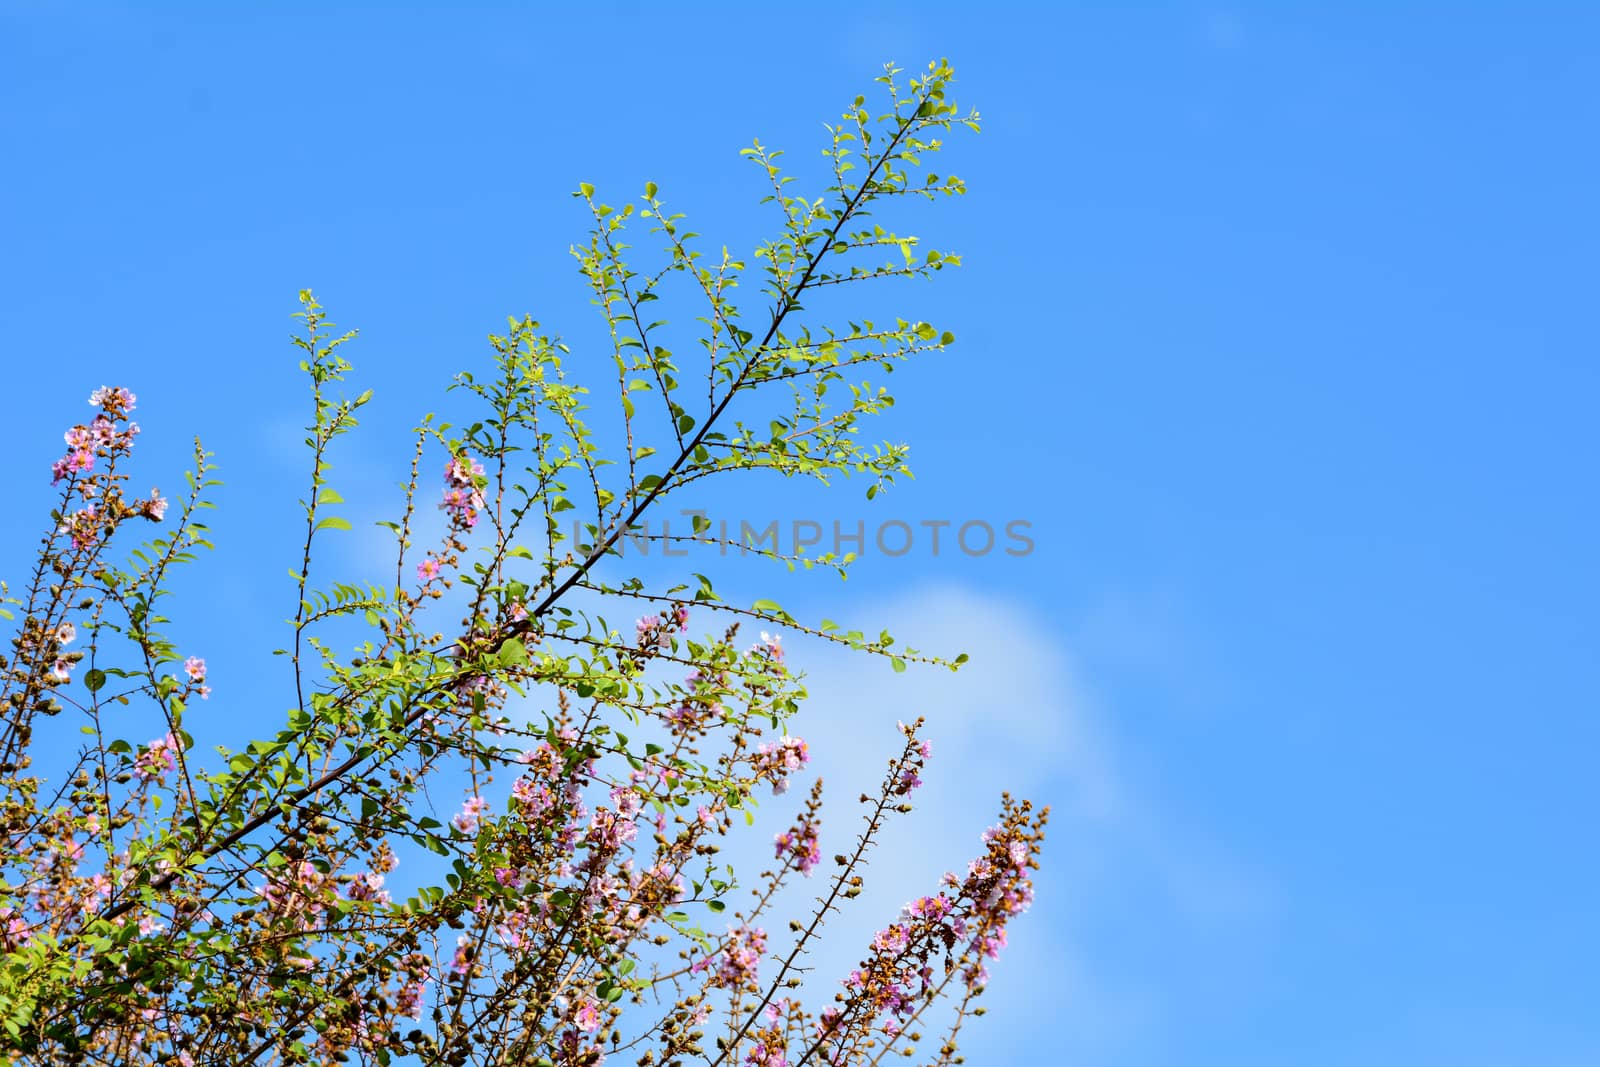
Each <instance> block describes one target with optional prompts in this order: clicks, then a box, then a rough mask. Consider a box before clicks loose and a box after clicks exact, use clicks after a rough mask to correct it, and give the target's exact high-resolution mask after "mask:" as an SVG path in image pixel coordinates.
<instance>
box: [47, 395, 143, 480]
mask: <svg viewBox="0 0 1600 1067" xmlns="http://www.w3.org/2000/svg"><path fill="white" fill-rule="evenodd" d="M135 399H136V398H135V397H134V395H133V394H132V393H130V392H129V391H128V390H126V389H122V388H113V387H111V386H104V385H103V386H101V387H100V388H99V389H96V390H95V391H94V392H93V393H91V394H89V403H91V404H93V405H94V406H95V407H98V408H100V409H101V413H100V414H99V415H96V416H95V418H94V421H93V422H91V423H89V424H87V425H83V424H79V425H77V426H74V427H73V428H72V429H70V430H68V431H67V432H66V433H65V434H63V435H62V437H63V438H64V439H65V441H66V443H67V454H66V455H64V456H62V457H61V458H60V459H58V460H56V461H55V463H53V464H51V467H50V473H51V474H52V475H53V477H52V479H51V480H52V481H56V482H59V481H60V480H61V479H62V478H65V477H67V476H68V475H70V474H82V473H86V472H88V471H91V470H93V469H94V461H95V457H96V456H110V455H113V454H116V453H119V452H126V451H127V450H128V449H130V448H132V447H133V439H134V438H135V437H137V436H138V434H139V424H138V423H136V422H129V423H128V424H127V426H126V427H124V428H122V429H118V428H117V423H118V422H119V421H122V420H125V419H126V418H127V416H128V413H129V412H130V411H132V410H133V405H134V401H135Z"/></svg>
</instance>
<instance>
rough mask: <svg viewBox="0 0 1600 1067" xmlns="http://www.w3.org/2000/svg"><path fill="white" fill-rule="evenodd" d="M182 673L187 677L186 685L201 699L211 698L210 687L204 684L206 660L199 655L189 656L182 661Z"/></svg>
mask: <svg viewBox="0 0 1600 1067" xmlns="http://www.w3.org/2000/svg"><path fill="white" fill-rule="evenodd" d="M183 673H184V675H185V676H186V677H187V678H188V680H189V681H188V687H189V689H190V690H191V691H193V692H194V693H195V694H196V695H198V696H199V697H200V699H201V700H209V699H210V698H211V687H210V686H209V685H207V684H206V661H205V660H203V659H201V658H200V657H199V656H190V657H189V658H188V659H186V660H184V661H183Z"/></svg>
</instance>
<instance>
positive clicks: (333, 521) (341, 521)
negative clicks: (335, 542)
mask: <svg viewBox="0 0 1600 1067" xmlns="http://www.w3.org/2000/svg"><path fill="white" fill-rule="evenodd" d="M324 528H326V529H329V530H348V529H350V520H349V519H346V518H343V517H341V516H339V515H329V516H328V517H327V518H325V519H323V520H322V521H321V522H319V523H317V525H316V526H315V527H313V530H312V532H313V533H314V532H316V531H317V530H321V529H324Z"/></svg>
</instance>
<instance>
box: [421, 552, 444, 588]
mask: <svg viewBox="0 0 1600 1067" xmlns="http://www.w3.org/2000/svg"><path fill="white" fill-rule="evenodd" d="M437 577H439V561H438V560H436V559H434V558H433V557H432V556H429V557H428V558H427V559H424V560H423V561H422V562H421V563H419V564H417V580H418V581H419V582H431V581H433V580H434V579H435V578H437Z"/></svg>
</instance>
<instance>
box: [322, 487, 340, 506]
mask: <svg viewBox="0 0 1600 1067" xmlns="http://www.w3.org/2000/svg"><path fill="white" fill-rule="evenodd" d="M317 503H319V504H343V503H344V497H342V496H340V495H339V494H338V492H337V491H335V490H334V489H331V488H329V489H323V490H322V492H320V493H318V494H317Z"/></svg>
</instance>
